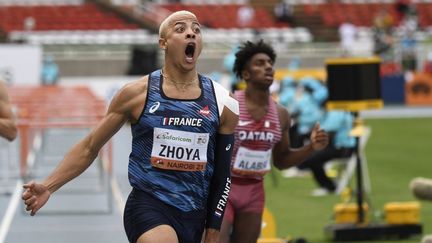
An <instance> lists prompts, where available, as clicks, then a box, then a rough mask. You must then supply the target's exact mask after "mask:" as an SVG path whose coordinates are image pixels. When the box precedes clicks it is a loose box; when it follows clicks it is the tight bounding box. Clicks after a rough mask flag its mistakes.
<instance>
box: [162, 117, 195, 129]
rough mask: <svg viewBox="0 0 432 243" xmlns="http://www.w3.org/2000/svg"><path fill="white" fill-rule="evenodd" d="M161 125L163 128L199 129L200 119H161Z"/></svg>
mask: <svg viewBox="0 0 432 243" xmlns="http://www.w3.org/2000/svg"><path fill="white" fill-rule="evenodd" d="M162 125H164V126H191V127H201V126H202V119H201V118H190V117H164V118H163V119H162Z"/></svg>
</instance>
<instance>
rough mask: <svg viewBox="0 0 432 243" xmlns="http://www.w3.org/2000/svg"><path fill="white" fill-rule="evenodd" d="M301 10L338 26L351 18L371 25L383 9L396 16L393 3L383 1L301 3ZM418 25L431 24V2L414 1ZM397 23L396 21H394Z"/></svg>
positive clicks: (353, 20) (355, 21) (354, 21)
mask: <svg viewBox="0 0 432 243" xmlns="http://www.w3.org/2000/svg"><path fill="white" fill-rule="evenodd" d="M302 8H303V11H304V12H305V13H306V14H308V15H309V16H312V15H319V16H321V18H322V19H323V21H324V24H325V25H326V26H333V27H338V26H339V25H340V24H342V23H343V22H345V21H347V20H348V19H351V21H352V22H353V24H355V25H357V26H365V27H371V26H372V25H373V19H374V17H375V15H377V13H378V12H379V11H380V10H382V9H384V10H386V11H388V12H389V13H390V14H391V15H392V16H393V19H397V18H396V9H395V8H394V4H393V3H389V2H384V1H376V2H369V1H364V0H362V1H358V2H356V3H352V2H348V1H345V2H343V3H323V4H303V5H302ZM416 9H417V13H418V18H419V25H420V27H427V26H431V25H432V14H431V13H432V3H430V2H429V3H428V2H422V3H416ZM394 24H395V25H396V24H397V21H395V22H394Z"/></svg>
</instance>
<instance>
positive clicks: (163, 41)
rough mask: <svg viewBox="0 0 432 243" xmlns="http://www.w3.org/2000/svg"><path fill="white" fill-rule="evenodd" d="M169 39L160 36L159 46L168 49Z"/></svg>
mask: <svg viewBox="0 0 432 243" xmlns="http://www.w3.org/2000/svg"><path fill="white" fill-rule="evenodd" d="M166 45H167V41H166V39H165V38H159V48H160V49H162V50H165V49H166Z"/></svg>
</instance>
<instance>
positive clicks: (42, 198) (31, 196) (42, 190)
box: [22, 181, 51, 216]
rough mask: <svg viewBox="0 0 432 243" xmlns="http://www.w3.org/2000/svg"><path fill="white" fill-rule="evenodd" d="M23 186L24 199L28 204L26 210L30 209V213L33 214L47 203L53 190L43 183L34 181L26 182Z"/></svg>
mask: <svg viewBox="0 0 432 243" xmlns="http://www.w3.org/2000/svg"><path fill="white" fill-rule="evenodd" d="M23 188H24V192H23V194H22V200H24V204H25V205H26V206H27V207H26V211H30V215H31V216H33V215H35V214H36V212H37V211H38V210H39V209H40V208H41V207H42V206H43V205H45V203H46V202H47V201H48V199H49V197H50V196H51V192H50V191H49V190H48V188H47V187H46V186H44V185H43V184H40V183H36V182H34V181H32V182H30V183H27V184H24V185H23Z"/></svg>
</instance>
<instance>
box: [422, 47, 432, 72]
mask: <svg viewBox="0 0 432 243" xmlns="http://www.w3.org/2000/svg"><path fill="white" fill-rule="evenodd" d="M423 72H425V73H428V74H431V75H432V50H429V53H428V55H427V59H426V61H425V63H424V67H423Z"/></svg>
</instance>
